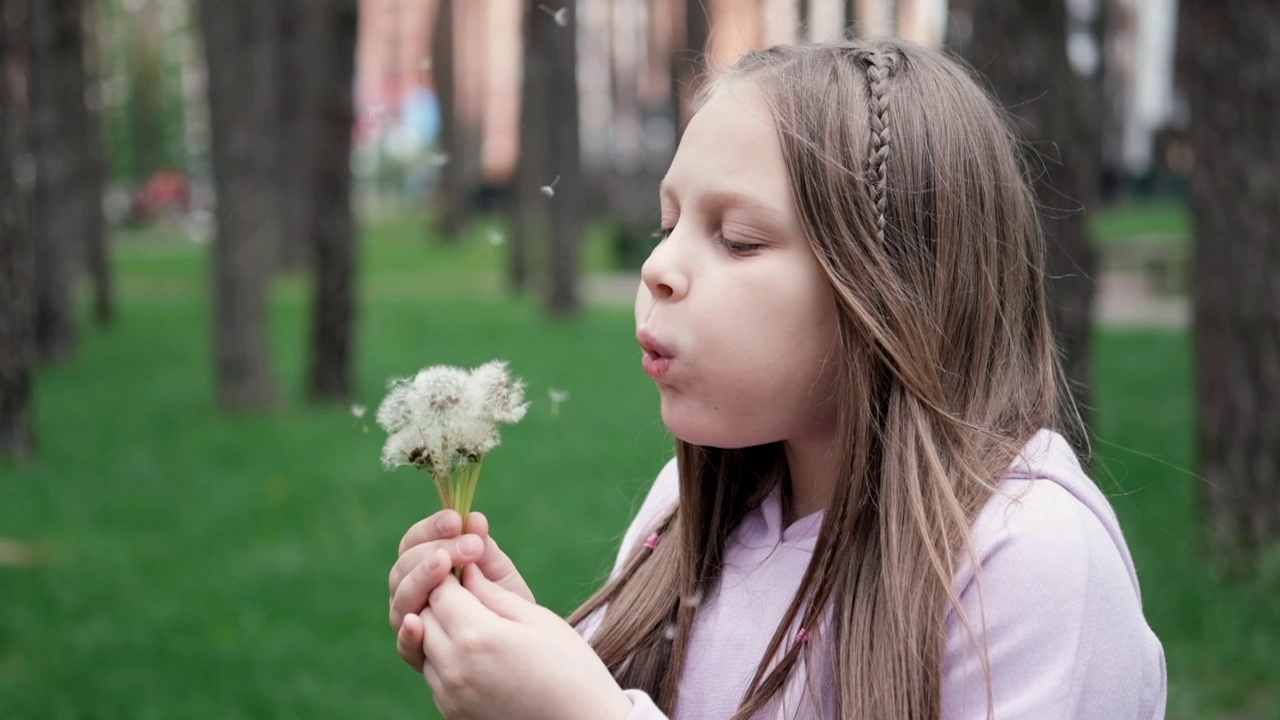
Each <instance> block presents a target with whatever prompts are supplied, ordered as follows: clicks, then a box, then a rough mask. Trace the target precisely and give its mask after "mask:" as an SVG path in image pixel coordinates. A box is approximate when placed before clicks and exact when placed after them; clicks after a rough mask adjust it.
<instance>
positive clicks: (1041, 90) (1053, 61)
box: [966, 0, 1101, 425]
mask: <svg viewBox="0 0 1280 720" xmlns="http://www.w3.org/2000/svg"><path fill="white" fill-rule="evenodd" d="M966 2H967V3H968V5H969V9H970V11H971V12H972V17H974V18H976V21H975V22H974V23H973V33H972V36H971V39H970V45H969V49H968V53H967V59H968V60H969V61H970V63H971V64H972V65H973V66H974V67H976V68H979V69H980V70H981V72H982V73H983V74H984V75H986V76H987V77H988V78H989V79H990V82H991V87H992V89H993V90H994V92H995V95H996V97H997V99H998V100H999V101H1000V102H1001V103H1002V104H1003V105H1004V106H1005V107H1006V108H1007V109H1008V111H1009V113H1010V116H1011V118H1012V120H1013V122H1014V125H1015V127H1016V129H1017V131H1018V132H1019V133H1020V134H1021V135H1022V137H1024V138H1025V139H1026V140H1027V141H1028V142H1029V144H1030V146H1031V148H1032V152H1033V153H1034V154H1033V155H1032V157H1030V158H1028V159H1029V161H1030V164H1031V166H1032V172H1031V176H1032V177H1033V178H1034V189H1035V192H1036V197H1037V199H1038V200H1039V203H1040V225H1041V227H1042V229H1043V230H1044V234H1045V241H1046V243H1047V246H1048V255H1047V262H1046V265H1047V270H1048V274H1049V299H1050V305H1051V311H1052V315H1053V325H1054V330H1055V334H1056V336H1057V340H1058V345H1059V347H1060V349H1061V351H1062V357H1063V366H1064V370H1065V372H1066V378H1067V383H1068V385H1069V388H1070V391H1071V395H1072V396H1073V397H1074V398H1075V401H1076V403H1077V406H1078V407H1079V408H1080V410H1081V413H1082V414H1083V415H1087V413H1085V412H1084V411H1085V410H1086V409H1087V408H1088V407H1090V403H1091V400H1090V398H1091V392H1090V352H1091V347H1092V346H1091V343H1090V337H1091V333H1092V315H1093V300H1094V294H1095V291H1096V288H1095V285H1094V279H1093V278H1094V273H1095V271H1096V268H1097V256H1096V252H1095V250H1094V247H1093V242H1092V239H1091V237H1090V233H1089V228H1088V224H1087V222H1086V215H1085V209H1086V208H1089V207H1092V206H1093V203H1094V201H1095V197H1096V191H1097V186H1098V177H1099V169H1098V168H1099V162H1100V153H1101V138H1100V133H1101V126H1100V117H1099V114H1098V112H1097V102H1099V97H1098V96H1099V92H1098V91H1099V89H1100V88H1099V87H1098V85H1099V83H1098V82H1097V80H1096V75H1095V76H1094V77H1093V78H1091V79H1090V80H1088V81H1086V80H1084V79H1082V78H1080V77H1079V76H1078V75H1077V74H1076V72H1075V71H1074V70H1073V69H1072V67H1071V65H1070V63H1069V62H1068V59H1067V51H1066V47H1067V42H1066V37H1067V15H1066V5H1065V3H1063V2H1059V1H1056V0H1055V1H1054V2H1044V3H1027V2H1020V1H1019V0H966ZM1084 419H1085V420H1086V425H1087V419H1088V418H1087V417H1085V418H1084Z"/></svg>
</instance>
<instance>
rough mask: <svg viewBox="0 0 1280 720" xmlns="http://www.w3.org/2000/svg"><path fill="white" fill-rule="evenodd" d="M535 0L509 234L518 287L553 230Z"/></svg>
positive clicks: (527, 20)
mask: <svg viewBox="0 0 1280 720" xmlns="http://www.w3.org/2000/svg"><path fill="white" fill-rule="evenodd" d="M538 5H539V3H537V2H532V1H530V2H528V3H526V6H525V12H524V19H523V21H524V32H523V33H522V34H521V37H522V38H523V41H524V48H523V55H524V62H523V63H522V64H521V68H522V70H523V73H524V74H523V77H522V78H521V86H520V157H519V160H518V162H517V165H516V178H515V180H516V188H515V212H514V213H513V215H514V217H513V222H512V223H511V225H512V227H511V232H510V238H509V243H508V244H509V254H508V259H509V265H508V268H507V276H508V280H509V282H510V284H511V288H512V290H513V291H514V292H517V293H519V292H523V291H524V290H525V289H526V288H527V286H528V284H529V280H530V278H531V277H532V275H533V266H534V265H536V264H537V256H538V255H539V251H540V250H542V249H544V248H545V247H546V245H545V243H546V241H547V238H548V237H549V235H550V232H551V231H550V223H551V218H550V209H549V207H548V205H547V198H546V197H545V196H544V195H543V194H542V191H541V189H540V187H541V186H542V185H543V184H545V183H547V182H549V181H550V180H551V176H550V174H549V173H548V168H549V167H550V157H549V152H548V144H547V135H548V134H549V133H550V129H551V123H550V118H549V110H548V107H547V103H546V92H547V85H548V76H549V73H550V72H551V70H550V63H549V62H548V56H547V55H546V53H545V52H544V51H543V49H542V48H540V47H539V45H538V40H537V38H535V37H534V34H535V32H542V31H541V30H537V31H535V28H540V27H541V26H542V25H543V23H545V22H546V20H547V18H546V17H545V15H544V14H543V12H542V10H541V9H539V7H538Z"/></svg>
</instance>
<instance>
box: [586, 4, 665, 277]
mask: <svg viewBox="0 0 1280 720" xmlns="http://www.w3.org/2000/svg"><path fill="white" fill-rule="evenodd" d="M609 6H610V10H611V13H612V17H611V18H610V21H609V25H608V28H609V32H610V34H611V35H612V38H611V40H610V42H609V43H608V47H609V48H610V55H611V58H610V63H609V66H610V69H611V72H610V87H611V96H612V103H611V104H612V107H613V118H612V129H611V134H610V142H609V164H608V170H609V172H608V175H607V177H605V178H604V182H603V185H604V191H605V195H606V199H607V210H608V212H609V215H610V220H611V221H612V229H613V234H614V237H613V243H614V250H615V251H616V253H617V255H618V258H619V259H620V260H621V262H622V264H623V265H624V266H626V267H630V268H638V267H640V265H641V264H642V263H643V262H644V260H645V258H647V257H648V256H649V252H650V251H651V250H652V249H653V246H654V243H655V240H654V238H653V231H654V229H655V228H656V227H657V225H658V216H659V213H660V207H659V203H658V184H659V183H660V182H661V181H662V176H663V174H665V173H666V170H667V167H668V166H669V165H670V164H671V156H672V153H673V151H674V147H673V142H672V141H673V140H674V132H675V128H674V127H673V126H672V124H673V118H675V117H676V110H677V107H678V106H677V104H676V102H677V98H676V97H675V96H674V95H673V94H672V92H671V48H672V47H673V45H674V41H675V38H674V37H672V35H673V33H672V27H671V26H672V24H673V23H672V20H673V19H672V18H671V17H662V16H661V14H660V13H662V12H663V11H669V9H670V7H671V5H670V4H663V5H659V6H651V7H650V8H649V12H645V8H644V7H643V6H642V5H641V4H640V3H635V2H616V1H615V2H612V3H610V4H609ZM646 38H647V41H646Z"/></svg>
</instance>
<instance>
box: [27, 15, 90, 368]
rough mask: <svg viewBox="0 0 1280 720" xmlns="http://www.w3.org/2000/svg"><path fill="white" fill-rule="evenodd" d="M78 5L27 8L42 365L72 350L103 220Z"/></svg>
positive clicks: (38, 346)
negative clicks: (83, 275)
mask: <svg viewBox="0 0 1280 720" xmlns="http://www.w3.org/2000/svg"><path fill="white" fill-rule="evenodd" d="M83 14H84V3H83V0H43V1H42V2H33V3H31V5H30V22H31V61H32V64H31V68H32V77H31V101H32V118H31V120H32V131H33V136H32V137H33V140H34V148H35V159H36V185H35V194H34V198H33V208H32V216H31V220H32V229H33V231H34V233H35V239H36V352H37V355H38V357H39V358H40V359H41V360H42V361H45V362H56V361H59V360H62V359H64V358H66V357H67V356H68V355H70V354H71V352H72V351H73V350H74V349H75V345H76V340H77V335H78V327H77V325H78V323H77V308H76V285H77V282H76V281H77V279H78V277H79V272H80V269H81V267H82V265H83V258H84V251H85V238H86V236H87V235H88V233H89V231H90V228H91V227H92V226H93V221H92V219H91V218H92V217H93V215H94V214H96V213H101V212H102V203H101V197H100V196H99V197H93V196H92V192H93V184H92V183H91V182H90V180H89V176H90V174H91V167H90V164H89V163H88V162H87V161H86V156H87V154H88V152H89V140H90V139H89V133H90V128H89V112H88V108H87V106H86V104H85V93H86V91H87V89H88V86H87V84H86V77H85V57H84V27H83V25H82V19H83Z"/></svg>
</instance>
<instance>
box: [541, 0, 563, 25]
mask: <svg viewBox="0 0 1280 720" xmlns="http://www.w3.org/2000/svg"><path fill="white" fill-rule="evenodd" d="M538 8H539V9H541V10H542V12H544V13H546V14H548V15H550V16H551V18H552V19H553V20H555V21H556V24H557V25H559V26H560V27H569V8H567V7H562V8H560V9H559V10H552V9H551V8H549V7H547V6H546V5H539V6H538Z"/></svg>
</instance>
